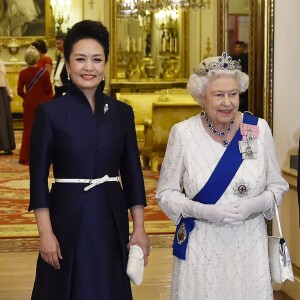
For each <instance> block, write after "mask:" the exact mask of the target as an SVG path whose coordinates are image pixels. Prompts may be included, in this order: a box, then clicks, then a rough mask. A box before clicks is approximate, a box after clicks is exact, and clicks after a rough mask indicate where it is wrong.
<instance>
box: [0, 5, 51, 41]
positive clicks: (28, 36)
mask: <svg viewBox="0 0 300 300" xmlns="http://www.w3.org/2000/svg"><path fill="white" fill-rule="evenodd" d="M54 27H55V26H54V20H53V16H52V10H51V6H50V0H0V43H2V44H4V45H7V44H8V43H9V41H10V40H11V39H12V38H14V39H16V40H17V42H18V43H19V45H20V46H27V45H29V44H30V43H31V42H32V41H33V40H35V39H36V38H42V39H45V41H46V43H47V44H48V45H49V46H52V45H54V40H55V28H54Z"/></svg>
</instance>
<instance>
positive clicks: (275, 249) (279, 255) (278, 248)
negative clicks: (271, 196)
mask: <svg viewBox="0 0 300 300" xmlns="http://www.w3.org/2000/svg"><path fill="white" fill-rule="evenodd" d="M275 212H276V219H277V224H278V229H279V234H280V236H279V237H278V236H268V248H269V261H270V271H271V278H272V281H273V282H276V283H283V282H284V281H286V280H290V281H292V282H294V274H293V268H292V262H291V258H290V254H289V250H288V247H287V243H286V241H285V239H284V238H283V235H282V229H281V224H280V219H279V213H278V208H277V205H276V204H275Z"/></svg>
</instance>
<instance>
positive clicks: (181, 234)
mask: <svg viewBox="0 0 300 300" xmlns="http://www.w3.org/2000/svg"><path fill="white" fill-rule="evenodd" d="M186 236H187V234H186V228H185V224H184V223H182V224H181V225H180V227H179V229H178V231H177V236H176V237H177V242H178V244H179V245H181V244H182V243H183V242H184V241H185V240H186Z"/></svg>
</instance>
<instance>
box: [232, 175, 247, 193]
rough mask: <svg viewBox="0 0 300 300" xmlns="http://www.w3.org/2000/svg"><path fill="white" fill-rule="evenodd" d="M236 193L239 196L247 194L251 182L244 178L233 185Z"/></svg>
mask: <svg viewBox="0 0 300 300" xmlns="http://www.w3.org/2000/svg"><path fill="white" fill-rule="evenodd" d="M233 190H234V194H235V195H238V196H239V197H243V196H247V195H248V192H249V183H246V182H245V181H244V180H243V179H241V180H240V181H239V182H237V183H236V184H235V186H234V187H233Z"/></svg>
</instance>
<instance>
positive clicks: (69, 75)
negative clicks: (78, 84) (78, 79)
mask: <svg viewBox="0 0 300 300" xmlns="http://www.w3.org/2000/svg"><path fill="white" fill-rule="evenodd" d="M70 79H71V77H70V73H69V72H68V80H70Z"/></svg>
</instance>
